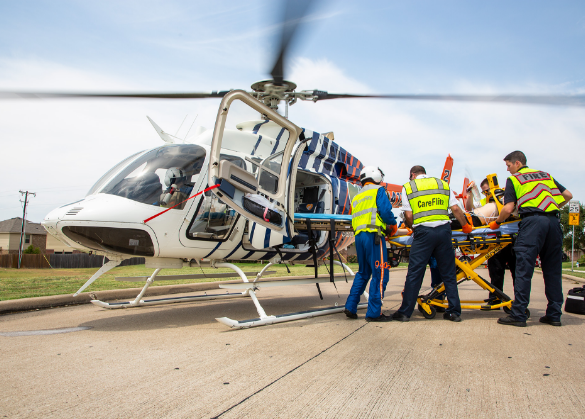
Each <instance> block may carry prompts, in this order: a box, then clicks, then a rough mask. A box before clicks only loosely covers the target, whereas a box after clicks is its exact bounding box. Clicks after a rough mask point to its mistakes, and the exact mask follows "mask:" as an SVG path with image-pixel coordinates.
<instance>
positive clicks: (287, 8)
mask: <svg viewBox="0 0 585 419" xmlns="http://www.w3.org/2000/svg"><path fill="white" fill-rule="evenodd" d="M310 3H311V0H287V2H286V4H285V5H284V14H283V18H282V21H281V22H280V27H281V32H280V45H279V48H278V51H277V53H276V54H275V57H276V60H275V61H274V66H273V67H272V71H271V72H270V75H271V76H272V79H273V80H274V83H275V84H276V85H277V86H280V85H281V84H282V82H283V80H284V60H285V57H286V54H287V50H288V48H289V46H290V42H291V40H292V39H293V37H294V35H295V33H296V32H297V29H298V27H299V24H300V23H301V21H302V20H303V18H304V17H305V16H306V14H307V11H308V10H309V4H310Z"/></svg>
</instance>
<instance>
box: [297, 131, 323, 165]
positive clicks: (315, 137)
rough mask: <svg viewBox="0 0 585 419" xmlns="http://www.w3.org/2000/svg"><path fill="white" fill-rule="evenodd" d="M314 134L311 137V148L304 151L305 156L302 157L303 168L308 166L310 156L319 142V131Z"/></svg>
mask: <svg viewBox="0 0 585 419" xmlns="http://www.w3.org/2000/svg"><path fill="white" fill-rule="evenodd" d="M312 136H313V138H312V139H311V142H310V143H309V150H307V151H303V156H302V157H301V161H300V163H299V167H300V168H301V169H306V168H307V164H308V163H309V157H310V156H311V155H312V154H313V153H314V150H315V148H316V147H317V143H318V142H319V134H318V133H316V132H313V134H312Z"/></svg>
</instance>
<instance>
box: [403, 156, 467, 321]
mask: <svg viewBox="0 0 585 419" xmlns="http://www.w3.org/2000/svg"><path fill="white" fill-rule="evenodd" d="M449 209H450V210H451V211H452V212H453V215H455V217H456V218H457V220H459V222H460V223H461V225H462V226H463V232H465V233H466V234H469V233H470V232H471V230H472V226H471V225H470V224H469V223H468V222H467V218H466V217H465V214H464V213H463V211H462V210H461V208H459V205H458V202H457V198H455V194H454V193H453V191H451V190H450V188H449V184H448V183H447V182H445V181H443V180H441V179H437V178H434V177H430V176H427V175H426V171H425V168H424V167H422V166H414V167H413V168H412V169H410V181H409V182H408V183H405V184H404V187H403V188H402V210H403V211H404V222H405V224H406V225H407V226H408V227H411V228H412V229H413V231H414V232H413V242H412V245H411V248H410V256H409V259H410V262H409V264H408V273H407V274H406V283H405V284H404V291H403V293H402V305H401V306H400V308H399V309H398V311H397V312H395V313H394V314H393V315H392V319H393V320H399V321H403V322H406V321H408V320H410V316H412V312H413V311H414V306H415V305H416V299H417V297H418V294H419V291H420V287H421V285H422V281H423V278H424V275H425V270H426V266H427V263H428V262H429V258H430V257H431V256H434V257H435V259H436V260H437V267H438V269H439V273H440V274H441V277H442V279H443V283H444V284H445V293H446V294H447V299H448V301H449V307H448V308H447V310H446V311H445V313H444V314H443V318H444V319H446V320H451V321H454V322H459V321H461V317H460V316H461V304H460V302H459V293H458V291H457V278H456V272H455V252H454V251H453V245H452V243H451V225H450V220H449Z"/></svg>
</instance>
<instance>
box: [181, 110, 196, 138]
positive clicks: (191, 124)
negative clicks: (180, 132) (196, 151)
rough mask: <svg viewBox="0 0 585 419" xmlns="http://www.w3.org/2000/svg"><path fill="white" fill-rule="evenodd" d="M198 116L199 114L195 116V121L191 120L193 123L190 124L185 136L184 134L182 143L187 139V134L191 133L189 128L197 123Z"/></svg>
mask: <svg viewBox="0 0 585 419" xmlns="http://www.w3.org/2000/svg"><path fill="white" fill-rule="evenodd" d="M198 116H199V114H197V115H195V119H194V120H193V122H191V126H190V127H189V131H187V134H185V138H183V142H185V140H186V139H187V135H189V133H190V132H191V128H193V124H194V123H195V121H197V117H198Z"/></svg>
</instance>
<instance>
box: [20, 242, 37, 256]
mask: <svg viewBox="0 0 585 419" xmlns="http://www.w3.org/2000/svg"><path fill="white" fill-rule="evenodd" d="M23 253H24V254H25V255H40V254H41V249H39V248H38V247H34V246H33V245H32V244H31V245H30V246H29V247H27V248H26V249H24V252H23Z"/></svg>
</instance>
